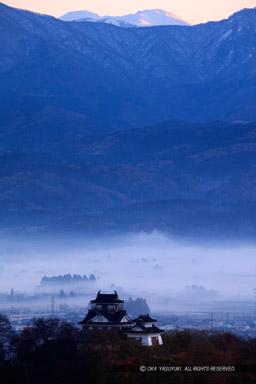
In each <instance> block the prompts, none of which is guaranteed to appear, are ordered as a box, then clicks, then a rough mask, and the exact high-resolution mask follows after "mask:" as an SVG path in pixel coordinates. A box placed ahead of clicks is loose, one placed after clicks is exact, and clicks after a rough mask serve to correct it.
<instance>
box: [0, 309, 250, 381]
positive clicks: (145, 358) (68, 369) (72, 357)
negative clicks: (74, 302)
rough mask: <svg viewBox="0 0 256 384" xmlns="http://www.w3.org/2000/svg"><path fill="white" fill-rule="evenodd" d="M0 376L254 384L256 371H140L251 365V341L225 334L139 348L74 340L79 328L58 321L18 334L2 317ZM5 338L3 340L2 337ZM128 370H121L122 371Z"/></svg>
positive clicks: (174, 335) (187, 334) (107, 335)
mask: <svg viewBox="0 0 256 384" xmlns="http://www.w3.org/2000/svg"><path fill="white" fill-rule="evenodd" d="M0 320H1V321H0V327H1V328H0V334H1V351H2V352H1V356H0V359H1V360H0V364H1V378H3V379H4V381H2V382H4V383H18V382H20V383H21V382H22V383H23V382H24V383H26V384H30V383H56V384H59V383H61V384H65V383H69V384H70V383H72V384H73V383H78V384H80V383H81V384H87V383H95V384H97V383H99V384H104V383H113V384H117V383H118V384H120V383H122V384H130V383H135V384H136V383H142V382H143V383H157V384H159V383H171V384H172V383H173V384H180V383H188V384H215V383H218V384H236V383H237V384H238V383H239V384H240V383H248V384H249V383H255V382H256V372H249V370H248V371H246V370H245V372H228V373H212V372H198V373H191V372H187V373H182V372H163V373H159V372H158V373H155V372H151V373H150V372H144V373H142V372H140V371H139V366H140V365H146V366H147V365H151V366H154V365H164V366H168V365H175V366H181V365H200V366H203V365H228V366H230V365H243V366H246V367H252V366H255V364H256V340H255V339H251V340H245V339H242V338H240V337H237V336H235V335H232V334H230V333H217V332H208V331H192V330H183V331H178V330H176V331H171V332H166V333H165V334H164V335H163V341H164V345H162V346H158V345H154V346H153V347H149V348H147V347H142V346H140V345H139V344H137V343H136V342H135V341H133V342H131V341H127V340H126V339H122V338H120V337H117V335H116V334H113V333H111V332H104V333H99V335H98V336H97V338H95V340H94V342H90V343H81V340H80V342H79V338H80V330H79V329H78V328H76V327H74V326H73V325H72V324H70V323H67V322H63V321H59V320H58V319H47V320H44V319H36V320H34V322H33V324H32V325H31V326H30V327H26V328H24V329H23V331H22V332H20V333H13V332H12V331H11V327H10V324H9V322H8V320H7V319H6V318H5V317H4V316H1V319H0ZM3 336H4V337H3ZM124 366H125V367H126V366H128V367H130V369H128V370H123V367H124Z"/></svg>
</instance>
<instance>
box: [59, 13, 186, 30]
mask: <svg viewBox="0 0 256 384" xmlns="http://www.w3.org/2000/svg"><path fill="white" fill-rule="evenodd" d="M60 20H63V21H81V20H86V21H91V22H95V21H96V22H103V23H107V24H115V25H119V26H123V27H131V26H133V27H134V26H136V27H153V26H158V25H183V26H184V25H187V26H188V25H189V23H187V22H186V21H184V20H182V19H181V18H180V17H179V16H177V15H175V14H174V13H172V12H167V11H164V10H163V9H148V10H144V11H138V12H136V13H134V14H129V15H124V16H107V15H106V16H102V17H101V16H99V15H97V14H96V13H92V12H88V11H75V12H68V13H66V14H65V15H63V16H62V17H60Z"/></svg>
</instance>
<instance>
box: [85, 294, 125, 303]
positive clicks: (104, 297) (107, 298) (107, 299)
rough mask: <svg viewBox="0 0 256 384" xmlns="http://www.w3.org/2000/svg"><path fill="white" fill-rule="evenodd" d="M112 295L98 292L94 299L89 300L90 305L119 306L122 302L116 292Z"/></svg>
mask: <svg viewBox="0 0 256 384" xmlns="http://www.w3.org/2000/svg"><path fill="white" fill-rule="evenodd" d="M114 292H115V293H112V294H108V293H107V294H106V293H101V291H99V292H98V294H97V297H96V299H94V300H91V303H92V304H94V303H95V304H121V303H123V302H124V300H120V299H119V297H118V294H117V292H116V291H114Z"/></svg>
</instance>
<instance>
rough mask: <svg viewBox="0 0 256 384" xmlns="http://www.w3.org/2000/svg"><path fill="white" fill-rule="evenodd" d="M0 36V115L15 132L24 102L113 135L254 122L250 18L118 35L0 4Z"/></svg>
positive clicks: (255, 15)
mask: <svg viewBox="0 0 256 384" xmlns="http://www.w3.org/2000/svg"><path fill="white" fill-rule="evenodd" d="M0 26H1V27H0V28H1V35H0V44H1V52H0V60H1V66H0V92H1V95H4V96H3V98H5V94H6V93H7V94H8V99H9V100H10V103H11V104H10V105H9V106H6V103H5V105H4V107H1V110H0V112H1V113H5V111H6V107H8V108H9V109H8V110H9V112H10V113H9V115H10V116H13V117H14V116H16V120H19V122H20V119H19V110H20V103H21V104H22V105H24V103H26V105H27V108H30V101H31V100H33V103H34V105H35V110H37V108H39V109H38V110H39V111H40V109H41V107H39V105H44V106H45V108H47V106H50V107H52V108H56V109H57V110H65V111H66V116H67V115H68V114H69V113H71V116H70V119H72V118H73V117H72V113H76V114H77V115H76V118H77V119H78V118H79V116H80V117H81V115H84V116H86V118H89V119H93V120H97V121H99V122H100V123H101V124H102V123H103V124H104V125H105V124H106V123H107V124H109V125H110V126H112V127H113V128H114V129H116V130H117V129H123V128H127V127H138V126H140V127H143V126H146V125H150V124H155V123H160V122H161V121H167V120H183V121H201V122H203V121H214V120H246V121H253V120H255V119H256V109H255V102H256V92H255V89H256V72H255V66H256V52H255V39H256V9H245V10H243V11H240V12H238V13H236V14H234V15H233V16H231V17H230V18H229V19H227V20H223V21H220V22H210V23H207V24H201V25H196V26H192V27H186V26H184V27H183V26H159V27H148V28H120V27H117V26H114V25H111V24H104V23H91V22H86V21H83V22H79V23H77V22H75V21H74V22H68V23H67V22H64V21H61V20H58V19H55V18H53V17H50V16H44V15H38V14H34V13H32V12H28V11H22V10H17V9H14V8H10V7H7V6H5V5H3V4H1V5H0ZM12 100H15V102H12ZM33 113H34V112H33ZM33 113H32V112H31V114H30V116H31V118H33V117H32V115H33ZM57 119H58V117H57ZM67 120H69V118H68V117H67ZM36 121H38V120H36ZM35 124H36V123H35ZM63 129H65V128H63Z"/></svg>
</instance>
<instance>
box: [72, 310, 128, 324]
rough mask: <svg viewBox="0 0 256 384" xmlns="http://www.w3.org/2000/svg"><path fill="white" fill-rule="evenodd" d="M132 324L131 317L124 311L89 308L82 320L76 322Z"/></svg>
mask: <svg viewBox="0 0 256 384" xmlns="http://www.w3.org/2000/svg"><path fill="white" fill-rule="evenodd" d="M120 323H121V324H132V321H131V319H130V318H129V316H128V315H127V313H126V311H124V310H123V311H118V312H107V311H100V312H98V311H94V310H92V309H90V310H89V311H88V313H87V315H86V317H85V318H84V320H83V321H80V322H79V323H78V324H106V325H108V324H109V325H117V324H120Z"/></svg>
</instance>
